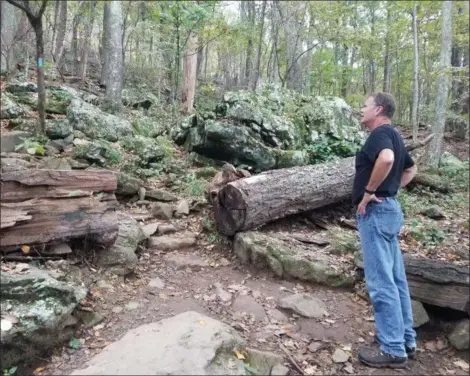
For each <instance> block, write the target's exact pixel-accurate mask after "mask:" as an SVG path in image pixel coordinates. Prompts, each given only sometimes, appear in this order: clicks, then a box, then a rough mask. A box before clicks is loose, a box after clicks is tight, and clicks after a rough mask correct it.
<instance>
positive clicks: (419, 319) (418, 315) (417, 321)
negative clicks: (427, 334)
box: [411, 300, 429, 328]
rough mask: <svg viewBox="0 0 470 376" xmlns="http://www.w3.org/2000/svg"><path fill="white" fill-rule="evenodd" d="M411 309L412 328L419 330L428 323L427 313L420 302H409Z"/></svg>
mask: <svg viewBox="0 0 470 376" xmlns="http://www.w3.org/2000/svg"><path fill="white" fill-rule="evenodd" d="M411 309H412V311H413V328H419V327H420V326H422V325H424V324H426V323H427V322H429V316H428V313H427V312H426V310H425V309H424V306H423V304H422V303H421V302H418V301H417V300H411Z"/></svg>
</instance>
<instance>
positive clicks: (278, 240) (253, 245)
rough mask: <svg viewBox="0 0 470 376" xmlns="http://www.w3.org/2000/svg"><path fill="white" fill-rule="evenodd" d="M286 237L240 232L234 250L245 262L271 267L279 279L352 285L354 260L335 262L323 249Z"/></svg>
mask: <svg viewBox="0 0 470 376" xmlns="http://www.w3.org/2000/svg"><path fill="white" fill-rule="evenodd" d="M312 247H313V246H312V245H311V244H304V243H301V242H292V241H288V240H285V237H283V236H282V234H280V233H279V234H278V233H269V234H266V233H260V232H257V231H246V232H240V233H238V234H236V235H235V240H234V242H233V251H234V253H235V254H236V255H237V256H238V258H239V259H240V260H241V262H242V263H245V264H248V263H250V264H253V265H254V266H255V267H256V268H258V269H265V268H267V269H271V270H272V271H273V272H274V273H275V274H276V275H277V276H278V277H280V278H290V277H293V278H297V279H300V280H304V281H311V282H316V283H320V284H323V285H327V286H333V287H340V286H348V287H349V286H353V285H354V282H355V280H356V273H355V267H354V264H353V262H341V263H338V261H337V256H336V255H334V254H331V253H329V252H328V250H327V249H324V248H315V251H314V252H313V251H312Z"/></svg>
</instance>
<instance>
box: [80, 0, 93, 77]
mask: <svg viewBox="0 0 470 376" xmlns="http://www.w3.org/2000/svg"><path fill="white" fill-rule="evenodd" d="M96 4H97V0H94V1H93V2H91V3H90V2H88V3H87V6H89V7H90V9H91V12H90V13H89V19H88V20H87V22H86V24H85V33H84V37H83V41H82V46H81V52H80V55H81V57H80V64H79V65H78V77H79V78H80V80H82V81H84V80H85V78H86V68H87V62H88V51H89V49H90V38H91V33H92V32H93V25H94V23H95V13H96V12H95V9H96Z"/></svg>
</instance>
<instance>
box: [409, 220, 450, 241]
mask: <svg viewBox="0 0 470 376" xmlns="http://www.w3.org/2000/svg"><path fill="white" fill-rule="evenodd" d="M408 226H409V229H410V235H411V237H412V238H413V239H415V240H417V241H419V242H420V243H421V244H423V245H424V246H435V245H438V244H441V243H443V242H444V241H445V240H446V239H447V236H446V234H445V233H444V231H443V230H441V229H440V228H439V227H438V226H437V225H435V224H434V223H431V222H426V223H425V222H422V221H421V220H419V219H417V218H413V219H411V220H410V221H409V223H408Z"/></svg>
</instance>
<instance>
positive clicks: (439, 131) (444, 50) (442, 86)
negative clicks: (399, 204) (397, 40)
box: [427, 0, 452, 168]
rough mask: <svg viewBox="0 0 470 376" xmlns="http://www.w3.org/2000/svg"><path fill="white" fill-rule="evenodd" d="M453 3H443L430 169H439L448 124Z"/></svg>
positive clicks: (429, 153)
mask: <svg viewBox="0 0 470 376" xmlns="http://www.w3.org/2000/svg"><path fill="white" fill-rule="evenodd" d="M451 41H452V1H449V0H446V1H444V2H443V3H442V33H441V52H440V57H439V76H438V78H437V97H436V118H435V120H434V124H433V127H432V132H433V133H434V137H433V139H432V140H431V143H430V144H429V149H428V150H427V165H428V167H433V168H437V167H439V160H440V158H441V154H442V142H443V139H444V128H445V123H446V110H447V96H448V94H449V77H448V71H449V69H450V57H451V51H452V42H451Z"/></svg>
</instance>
